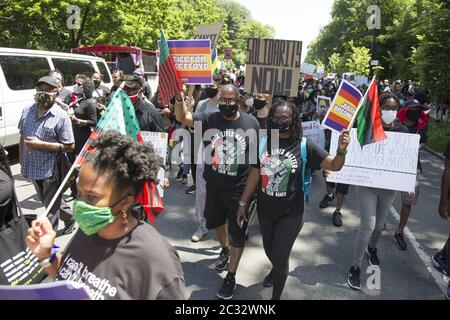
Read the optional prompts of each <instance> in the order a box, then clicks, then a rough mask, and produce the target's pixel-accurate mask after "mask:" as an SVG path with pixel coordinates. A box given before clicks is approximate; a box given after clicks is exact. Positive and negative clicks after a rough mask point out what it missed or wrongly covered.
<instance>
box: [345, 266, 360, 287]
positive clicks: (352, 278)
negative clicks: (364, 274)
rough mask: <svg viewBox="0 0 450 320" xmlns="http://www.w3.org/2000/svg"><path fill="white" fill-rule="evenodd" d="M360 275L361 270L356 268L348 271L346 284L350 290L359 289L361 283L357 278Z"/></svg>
mask: <svg viewBox="0 0 450 320" xmlns="http://www.w3.org/2000/svg"><path fill="white" fill-rule="evenodd" d="M360 274H361V269H359V268H358V267H351V268H350V270H349V271H348V279H347V284H348V285H349V286H350V288H352V289H355V290H360V289H361V281H360V280H359V276H360Z"/></svg>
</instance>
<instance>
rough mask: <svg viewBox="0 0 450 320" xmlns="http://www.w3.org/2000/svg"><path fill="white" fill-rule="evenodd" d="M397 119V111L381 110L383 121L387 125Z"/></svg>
mask: <svg viewBox="0 0 450 320" xmlns="http://www.w3.org/2000/svg"><path fill="white" fill-rule="evenodd" d="M396 118H397V111H395V110H381V120H383V122H384V123H385V124H391V123H392V122H394V120H395V119H396Z"/></svg>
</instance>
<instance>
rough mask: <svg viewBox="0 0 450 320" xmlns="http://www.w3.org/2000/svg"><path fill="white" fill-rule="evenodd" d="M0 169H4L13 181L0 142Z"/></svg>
mask: <svg viewBox="0 0 450 320" xmlns="http://www.w3.org/2000/svg"><path fill="white" fill-rule="evenodd" d="M0 169H1V170H3V171H5V172H6V174H7V175H8V176H9V177H10V178H11V180H13V181H14V178H13V175H12V172H11V167H10V166H9V160H8V156H7V155H6V151H5V148H3V146H2V145H1V144H0Z"/></svg>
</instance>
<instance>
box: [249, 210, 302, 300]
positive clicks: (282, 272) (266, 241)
mask: <svg viewBox="0 0 450 320" xmlns="http://www.w3.org/2000/svg"><path fill="white" fill-rule="evenodd" d="M258 220H259V224H260V227H261V234H262V238H263V245H264V251H265V252H266V255H267V257H268V258H269V260H270V262H272V279H273V292H272V298H273V299H280V297H281V294H282V292H283V289H284V285H285V284H286V279H287V276H288V273H289V256H290V255H291V251H292V247H293V246H294V242H295V240H296V239H297V236H298V234H299V233H300V230H302V227H303V215H302V214H300V213H299V212H298V211H297V210H294V211H292V212H290V213H288V214H286V215H284V216H282V217H281V218H278V219H276V220H274V219H272V218H271V217H270V213H269V212H267V213H264V214H262V213H260V212H258Z"/></svg>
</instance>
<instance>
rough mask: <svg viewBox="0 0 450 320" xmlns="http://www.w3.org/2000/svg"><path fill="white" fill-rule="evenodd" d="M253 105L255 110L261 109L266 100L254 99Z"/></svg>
mask: <svg viewBox="0 0 450 320" xmlns="http://www.w3.org/2000/svg"><path fill="white" fill-rule="evenodd" d="M253 106H254V107H255V109H256V110H261V109H262V108H264V107H265V106H266V101H264V100H259V99H254V100H253Z"/></svg>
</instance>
